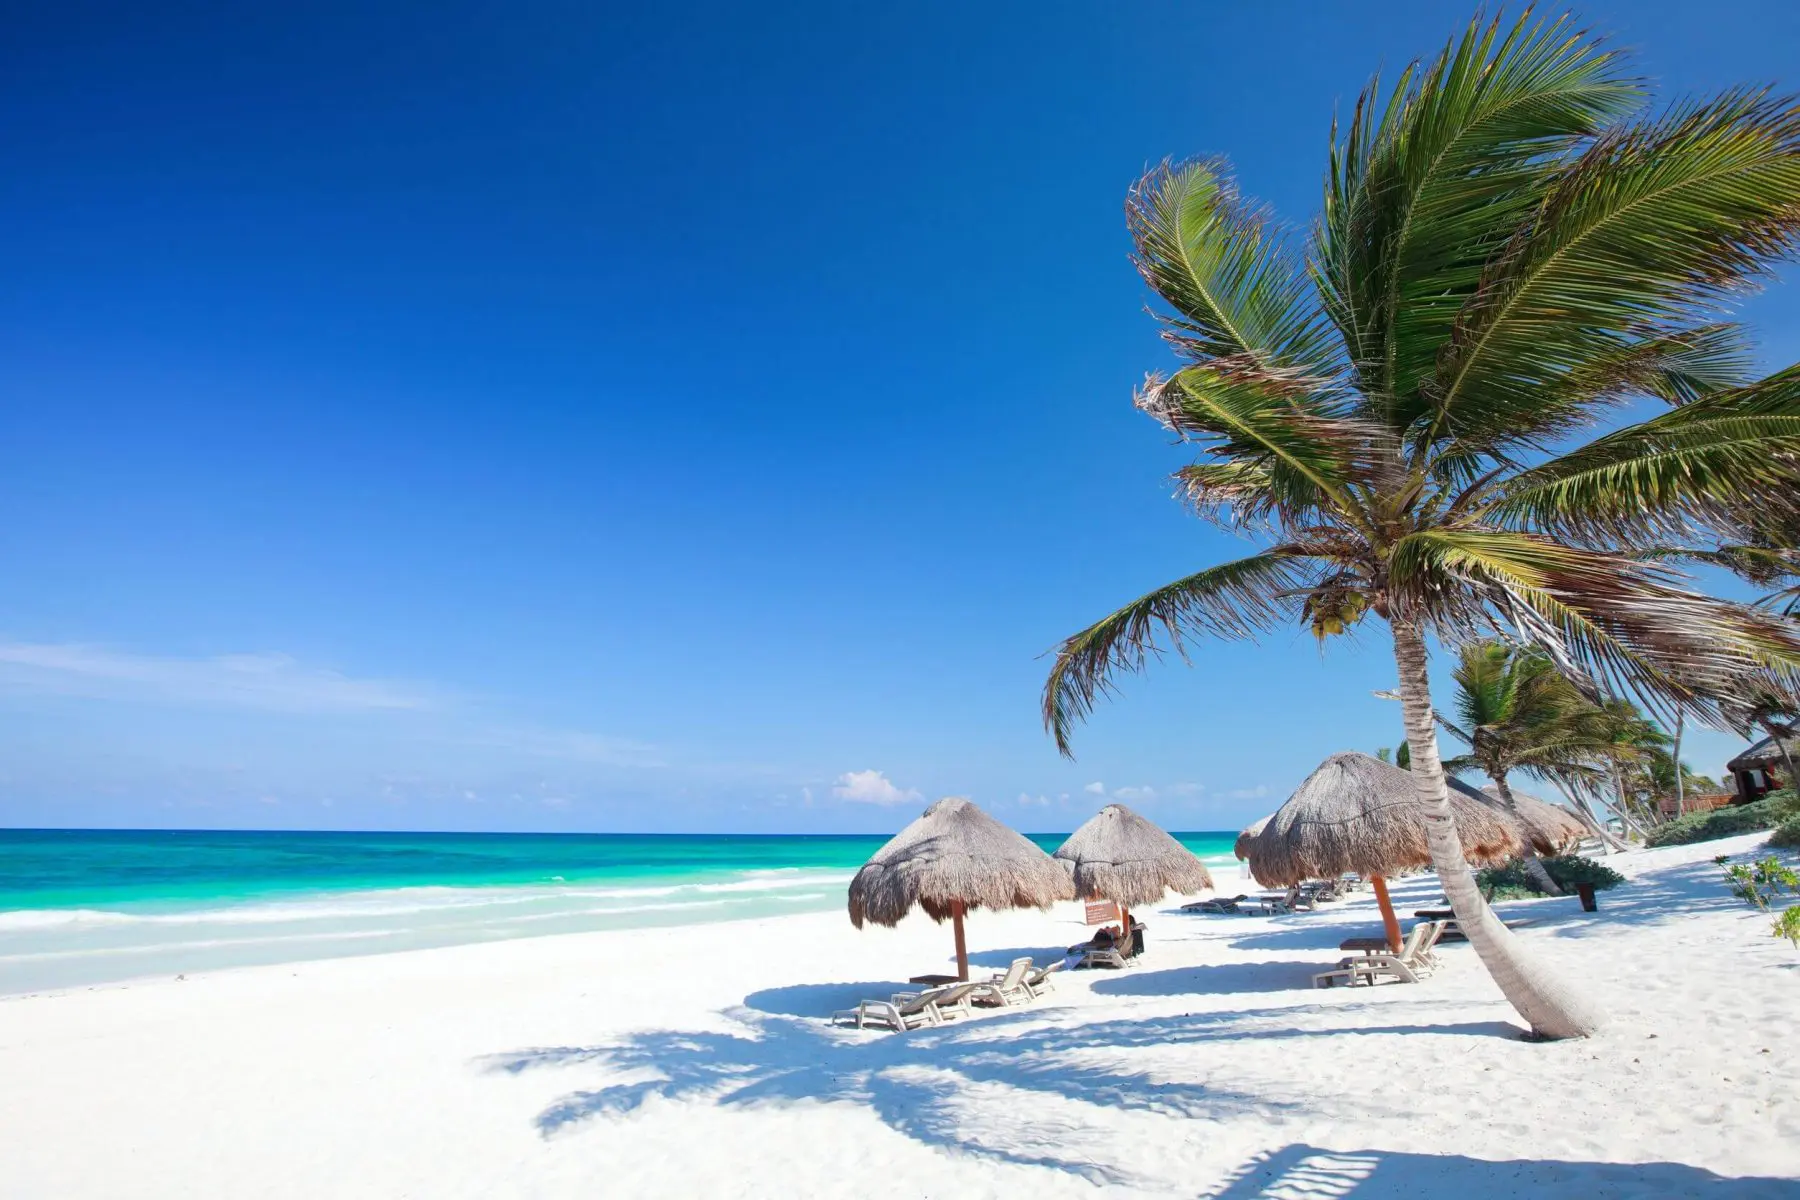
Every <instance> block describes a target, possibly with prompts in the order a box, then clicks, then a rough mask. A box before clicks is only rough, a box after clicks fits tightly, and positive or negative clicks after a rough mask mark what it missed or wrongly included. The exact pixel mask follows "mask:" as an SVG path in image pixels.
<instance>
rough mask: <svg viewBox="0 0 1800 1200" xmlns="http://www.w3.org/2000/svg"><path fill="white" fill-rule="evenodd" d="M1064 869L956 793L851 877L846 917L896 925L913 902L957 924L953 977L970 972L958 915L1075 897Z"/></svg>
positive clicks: (1043, 904)
mask: <svg viewBox="0 0 1800 1200" xmlns="http://www.w3.org/2000/svg"><path fill="white" fill-rule="evenodd" d="M1074 898H1075V885H1074V882H1073V881H1072V880H1071V879H1070V878H1069V872H1068V870H1067V869H1066V868H1065V867H1064V866H1063V865H1062V864H1061V863H1059V862H1056V861H1054V860H1053V859H1052V858H1051V857H1050V856H1049V855H1048V854H1045V853H1044V852H1043V851H1042V850H1040V849H1039V848H1038V847H1037V846H1036V845H1034V844H1033V843H1032V842H1031V841H1029V840H1028V839H1027V838H1026V837H1025V835H1024V834H1021V833H1014V832H1013V831H1012V830H1010V829H1008V828H1007V827H1006V826H1004V825H1002V824H1001V823H1000V822H998V821H996V820H994V818H992V817H990V816H988V815H987V814H986V813H984V812H982V811H981V810H980V809H979V808H976V807H975V806H974V805H973V804H971V803H969V801H967V800H965V799H963V798H962V797H961V796H949V797H946V798H945V799H942V800H939V801H938V802H937V803H936V804H933V805H932V806H931V807H930V808H928V809H926V810H925V813H924V815H923V816H921V817H920V818H919V819H918V820H916V821H914V822H913V823H912V824H911V825H908V826H907V827H906V828H905V829H902V830H901V831H900V832H899V833H897V834H895V835H894V836H893V838H891V839H890V840H889V841H888V843H887V845H885V846H883V847H882V848H881V849H879V850H877V851H876V852H875V854H874V857H872V858H870V859H869V861H868V862H866V863H864V864H863V866H862V870H860V871H858V872H857V873H856V878H854V879H852V880H851V881H850V923H851V924H852V925H855V926H856V927H857V928H858V929H861V928H862V925H863V922H864V921H873V922H875V924H877V925H898V924H899V923H900V919H901V918H902V917H904V916H906V914H907V913H909V912H911V911H912V910H913V908H914V906H915V905H916V906H917V907H919V908H922V909H924V910H925V913H926V915H927V916H929V917H930V918H931V919H932V920H934V921H940V922H941V921H943V919H944V918H945V917H948V918H950V920H951V921H953V922H954V923H955V925H956V977H957V978H958V979H963V980H966V979H968V977H969V951H968V946H967V944H966V943H965V942H964V940H963V914H964V913H966V912H968V911H969V910H970V909H976V908H1049V907H1050V906H1051V905H1052V904H1053V903H1055V902H1056V901H1058V900H1073V899H1074Z"/></svg>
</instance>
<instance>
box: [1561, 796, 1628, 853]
mask: <svg viewBox="0 0 1800 1200" xmlns="http://www.w3.org/2000/svg"><path fill="white" fill-rule="evenodd" d="M1551 782H1552V783H1554V784H1556V790H1557V791H1559V792H1561V793H1562V798H1563V799H1564V800H1567V801H1568V802H1569V807H1570V808H1572V809H1574V810H1575V815H1576V816H1578V817H1580V818H1581V819H1582V821H1584V822H1585V823H1586V824H1587V827H1588V828H1589V829H1591V830H1593V831H1594V836H1595V837H1597V838H1599V839H1600V844H1601V845H1603V846H1605V847H1606V849H1607V852H1608V853H1611V852H1613V851H1617V850H1629V849H1630V848H1631V847H1629V846H1627V845H1626V844H1625V843H1624V842H1622V841H1620V840H1619V839H1618V838H1617V837H1615V836H1614V835H1613V831H1612V830H1610V829H1608V828H1607V827H1606V823H1605V822H1604V821H1602V820H1601V819H1600V818H1599V817H1596V816H1595V815H1594V807H1593V805H1591V804H1589V803H1588V801H1587V797H1586V796H1583V795H1582V794H1581V793H1580V792H1579V791H1577V790H1575V789H1573V788H1570V787H1568V786H1566V785H1565V784H1564V783H1563V781H1562V780H1560V779H1553V780H1551ZM1619 828H1621V829H1627V830H1628V829H1630V828H1631V826H1630V825H1628V824H1626V823H1625V822H1624V821H1623V820H1621V821H1620V822H1619Z"/></svg>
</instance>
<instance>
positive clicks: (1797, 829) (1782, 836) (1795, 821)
mask: <svg viewBox="0 0 1800 1200" xmlns="http://www.w3.org/2000/svg"><path fill="white" fill-rule="evenodd" d="M1769 845H1771V846H1779V847H1781V848H1783V849H1787V850H1792V849H1795V848H1797V847H1800V817H1789V818H1788V819H1787V820H1785V821H1783V822H1782V823H1781V824H1779V825H1777V826H1776V827H1775V832H1774V833H1772V834H1770V835H1769Z"/></svg>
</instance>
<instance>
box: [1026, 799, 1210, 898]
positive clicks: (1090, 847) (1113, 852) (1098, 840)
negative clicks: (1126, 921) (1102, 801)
mask: <svg viewBox="0 0 1800 1200" xmlns="http://www.w3.org/2000/svg"><path fill="white" fill-rule="evenodd" d="M1056 857H1057V858H1059V859H1061V860H1062V861H1063V862H1066V863H1068V864H1070V866H1072V867H1073V868H1074V870H1073V872H1072V874H1073V876H1074V879H1075V894H1076V895H1077V896H1078V897H1080V898H1081V899H1083V900H1116V901H1118V902H1119V903H1120V904H1123V905H1124V906H1125V907H1127V908H1136V907H1138V906H1139V905H1141V904H1155V903H1156V902H1157V901H1158V900H1161V899H1162V898H1163V895H1164V894H1165V893H1167V892H1178V893H1180V894H1182V895H1184V896H1191V895H1193V894H1194V893H1195V892H1204V891H1206V890H1207V889H1209V888H1211V887H1212V885H1213V881H1212V876H1211V875H1209V874H1207V872H1206V867H1205V865H1204V864H1203V863H1201V861H1200V860H1199V859H1198V858H1195V857H1194V852H1193V851H1191V850H1189V849H1188V848H1187V847H1186V846H1183V845H1182V844H1181V843H1180V842H1178V841H1176V840H1175V839H1174V838H1172V837H1170V836H1169V835H1168V834H1166V833H1164V832H1163V831H1162V830H1161V829H1158V828H1157V827H1156V826H1155V825H1152V824H1151V823H1150V822H1149V821H1146V820H1144V818H1142V817H1140V816H1138V814H1136V813H1134V812H1132V811H1131V810H1130V809H1129V808H1126V807H1125V806H1124V805H1123V804H1109V805H1107V806H1106V807H1105V808H1103V809H1101V810H1100V811H1099V812H1097V813H1095V814H1094V815H1093V816H1092V817H1089V818H1088V820H1087V823H1086V824H1084V825H1083V826H1082V827H1081V828H1080V829H1077V830H1076V831H1075V832H1074V833H1071V834H1070V835H1069V837H1068V840H1067V841H1065V842H1064V843H1063V844H1062V845H1060V846H1058V847H1057V848H1056Z"/></svg>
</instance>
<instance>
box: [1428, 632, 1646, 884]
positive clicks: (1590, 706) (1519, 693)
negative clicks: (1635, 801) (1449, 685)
mask: <svg viewBox="0 0 1800 1200" xmlns="http://www.w3.org/2000/svg"><path fill="white" fill-rule="evenodd" d="M1452 679H1453V680H1454V682H1455V684H1456V695H1455V699H1454V701H1453V703H1454V707H1455V710H1456V720H1454V721H1452V720H1451V719H1449V718H1448V717H1446V716H1445V715H1444V714H1443V713H1442V712H1440V713H1438V715H1437V719H1438V724H1439V725H1441V726H1443V728H1444V729H1446V730H1448V731H1449V732H1450V733H1451V734H1452V735H1453V736H1454V737H1456V738H1457V739H1458V740H1459V741H1461V742H1463V743H1464V744H1465V745H1467V746H1468V747H1469V753H1467V754H1465V755H1461V756H1458V757H1456V758H1452V759H1447V760H1445V762H1444V769H1445V770H1447V771H1450V772H1452V773H1460V772H1462V771H1467V770H1479V771H1481V772H1483V773H1484V774H1486V775H1487V777H1488V778H1489V779H1491V780H1493V781H1494V790H1495V791H1497V792H1498V793H1499V794H1500V799H1501V802H1502V803H1504V804H1506V805H1507V806H1508V807H1510V808H1516V807H1517V802H1516V801H1515V800H1514V799H1513V794H1512V787H1511V785H1510V784H1509V783H1508V778H1509V777H1510V776H1511V775H1512V774H1513V773H1514V772H1517V771H1526V772H1531V773H1534V774H1537V775H1541V776H1544V777H1545V778H1548V779H1552V780H1555V781H1557V782H1558V783H1560V784H1564V785H1574V786H1580V785H1582V784H1584V783H1588V782H1590V781H1592V780H1593V779H1594V778H1595V777H1596V776H1599V775H1601V774H1602V773H1603V772H1604V771H1605V770H1606V768H1607V767H1608V766H1609V765H1611V764H1613V763H1615V762H1618V761H1621V760H1622V759H1629V760H1633V761H1635V760H1636V759H1637V758H1638V757H1640V756H1639V755H1638V754H1637V753H1635V752H1630V753H1627V752H1626V751H1625V748H1624V747H1622V746H1621V745H1620V744H1619V743H1618V742H1617V741H1616V740H1614V739H1613V738H1612V737H1610V736H1608V730H1607V729H1606V728H1605V727H1604V726H1605V725H1606V724H1607V723H1608V722H1607V721H1606V719H1605V714H1604V712H1603V710H1602V709H1601V708H1600V707H1599V706H1598V705H1596V704H1595V703H1594V702H1593V701H1591V700H1589V699H1588V698H1587V697H1586V696H1584V695H1582V694H1581V691H1580V689H1578V688H1577V687H1575V685H1574V684H1572V683H1571V682H1570V681H1569V680H1568V678H1567V677H1566V676H1564V675H1563V674H1562V672H1560V671H1558V670H1557V669H1556V664H1554V663H1553V662H1551V661H1550V656H1549V655H1548V654H1545V653H1544V652H1543V651H1542V650H1539V649H1537V648H1535V647H1530V646H1516V645H1510V644H1508V643H1506V642H1503V641H1500V640H1498V639H1492V640H1487V641H1480V642H1471V643H1469V644H1468V645H1465V646H1464V647H1462V651H1461V654H1460V657H1459V660H1458V662H1457V665H1456V670H1455V671H1454V672H1453V673H1452ZM1523 857H1524V862H1525V868H1526V870H1527V871H1529V872H1530V873H1531V875H1532V879H1533V882H1534V883H1536V884H1537V887H1538V890H1540V891H1542V892H1546V893H1548V894H1550V895H1552V896H1555V895H1560V894H1561V893H1562V889H1561V888H1559V887H1558V886H1557V885H1556V882H1555V880H1553V879H1551V877H1550V874H1549V872H1548V871H1546V870H1545V869H1544V866H1543V864H1542V863H1540V862H1539V861H1538V860H1537V857H1536V855H1534V854H1532V852H1531V850H1530V848H1529V847H1527V848H1526V850H1525V853H1524V856H1523Z"/></svg>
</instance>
